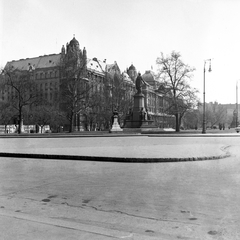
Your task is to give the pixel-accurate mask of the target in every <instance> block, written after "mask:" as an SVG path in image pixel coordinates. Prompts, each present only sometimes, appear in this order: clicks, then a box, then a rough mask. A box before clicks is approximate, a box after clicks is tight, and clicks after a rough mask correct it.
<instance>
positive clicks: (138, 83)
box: [135, 73, 148, 94]
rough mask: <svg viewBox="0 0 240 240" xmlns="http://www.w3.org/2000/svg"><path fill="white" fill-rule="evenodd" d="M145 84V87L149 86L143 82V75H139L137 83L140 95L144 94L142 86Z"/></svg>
mask: <svg viewBox="0 0 240 240" xmlns="http://www.w3.org/2000/svg"><path fill="white" fill-rule="evenodd" d="M143 84H144V85H148V84H147V83H146V82H145V81H144V80H143V78H142V76H141V73H138V76H137V78H136V83H135V85H136V89H137V93H138V94H139V93H142V85H143Z"/></svg>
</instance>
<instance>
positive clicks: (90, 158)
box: [0, 147, 231, 163]
mask: <svg viewBox="0 0 240 240" xmlns="http://www.w3.org/2000/svg"><path fill="white" fill-rule="evenodd" d="M226 148H227V147H226ZM226 148H224V150H225V149H226ZM230 156H231V154H230V153H229V152H226V153H225V154H222V155H218V156H208V157H186V158H127V157H101V156H78V155H55V154H33V153H6V152H0V157H13V158H36V159H51V160H71V161H98V162H122V163H124V162H125V163H126V162H127V163H156V162H188V161H204V160H217V159H223V158H227V157H230Z"/></svg>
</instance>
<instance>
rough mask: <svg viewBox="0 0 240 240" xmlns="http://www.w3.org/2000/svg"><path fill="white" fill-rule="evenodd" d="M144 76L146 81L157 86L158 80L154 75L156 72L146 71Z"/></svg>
mask: <svg viewBox="0 0 240 240" xmlns="http://www.w3.org/2000/svg"><path fill="white" fill-rule="evenodd" d="M142 78H143V80H144V81H146V82H147V83H148V84H150V85H152V86H155V84H156V80H155V77H154V73H153V72H152V71H150V70H149V71H146V72H145V73H144V74H143V75H142Z"/></svg>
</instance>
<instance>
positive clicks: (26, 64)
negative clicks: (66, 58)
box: [5, 54, 61, 71]
mask: <svg viewBox="0 0 240 240" xmlns="http://www.w3.org/2000/svg"><path fill="white" fill-rule="evenodd" d="M60 57H61V54H50V55H44V56H39V57H35V58H26V59H20V60H16V61H11V62H7V64H6V66H5V68H9V67H12V68H14V69H18V70H20V71H25V70H26V71H28V70H29V68H30V67H33V69H39V68H51V67H56V66H58V65H59V63H60Z"/></svg>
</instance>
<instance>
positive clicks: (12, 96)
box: [1, 66, 38, 134]
mask: <svg viewBox="0 0 240 240" xmlns="http://www.w3.org/2000/svg"><path fill="white" fill-rule="evenodd" d="M1 84H2V88H3V90H6V91H8V99H7V102H8V104H9V105H10V106H11V107H12V108H14V109H15V110H16V111H17V112H18V133H19V134H20V133H21V132H22V124H23V121H22V119H23V110H24V108H25V107H27V106H29V107H30V106H31V105H32V104H33V103H35V102H36V101H38V94H37V87H36V83H35V81H34V80H33V73H32V72H29V71H21V70H18V69H14V68H13V67H12V66H7V67H6V68H5V69H4V70H3V71H2V74H1Z"/></svg>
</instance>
